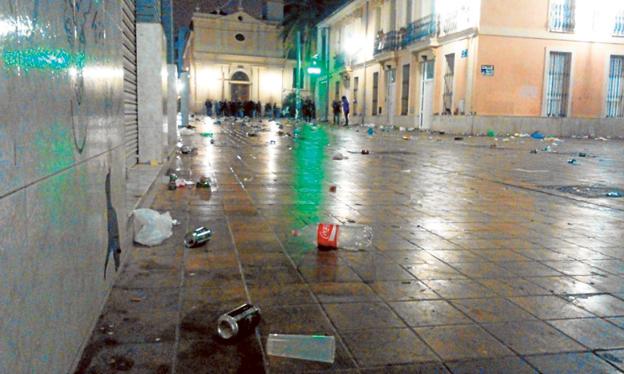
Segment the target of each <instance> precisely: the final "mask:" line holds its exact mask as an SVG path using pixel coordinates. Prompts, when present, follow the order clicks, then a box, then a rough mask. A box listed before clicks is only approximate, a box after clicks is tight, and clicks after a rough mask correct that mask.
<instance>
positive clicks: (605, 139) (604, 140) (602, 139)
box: [596, 136, 609, 142]
mask: <svg viewBox="0 0 624 374" xmlns="http://www.w3.org/2000/svg"><path fill="white" fill-rule="evenodd" d="M596 140H600V141H603V142H606V141H607V140H609V139H607V138H603V137H602V136H601V137H599V138H596Z"/></svg>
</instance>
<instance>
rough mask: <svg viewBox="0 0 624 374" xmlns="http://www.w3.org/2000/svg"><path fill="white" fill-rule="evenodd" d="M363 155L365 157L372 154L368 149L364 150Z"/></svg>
mask: <svg viewBox="0 0 624 374" xmlns="http://www.w3.org/2000/svg"><path fill="white" fill-rule="evenodd" d="M362 154H363V155H368V154H370V151H369V150H368V149H362Z"/></svg>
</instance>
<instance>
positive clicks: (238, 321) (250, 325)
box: [217, 304, 261, 340]
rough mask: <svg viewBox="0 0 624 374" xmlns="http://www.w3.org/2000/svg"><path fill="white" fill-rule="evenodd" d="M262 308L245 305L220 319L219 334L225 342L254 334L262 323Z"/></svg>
mask: <svg viewBox="0 0 624 374" xmlns="http://www.w3.org/2000/svg"><path fill="white" fill-rule="evenodd" d="M260 318H261V317H260V308H258V307H256V306H253V305H251V304H243V305H241V306H239V307H238V308H236V309H234V310H232V311H229V312H227V313H225V314H224V315H222V316H221V317H219V319H218V321H217V333H218V334H219V336H220V337H221V339H224V340H230V339H233V338H236V337H237V336H241V335H243V334H247V333H250V332H252V331H253V330H254V329H255V328H256V326H258V323H260Z"/></svg>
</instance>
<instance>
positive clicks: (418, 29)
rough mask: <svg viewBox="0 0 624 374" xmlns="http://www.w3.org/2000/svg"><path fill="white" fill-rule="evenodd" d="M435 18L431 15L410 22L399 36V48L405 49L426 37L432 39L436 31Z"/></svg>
mask: <svg viewBox="0 0 624 374" xmlns="http://www.w3.org/2000/svg"><path fill="white" fill-rule="evenodd" d="M436 26H437V21H436V17H434V16H433V14H431V15H428V16H427V17H423V18H421V19H419V20H416V21H414V22H411V23H410V24H408V25H407V27H406V28H405V29H401V30H404V32H403V33H402V35H401V47H402V48H405V47H407V46H408V45H410V44H412V43H416V42H418V41H421V40H423V39H426V38H428V37H433V36H435V34H436V30H437V27H436Z"/></svg>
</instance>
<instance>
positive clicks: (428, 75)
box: [425, 61, 435, 80]
mask: <svg viewBox="0 0 624 374" xmlns="http://www.w3.org/2000/svg"><path fill="white" fill-rule="evenodd" d="M434 72H435V64H434V62H433V61H427V62H425V80H430V79H433V74H434Z"/></svg>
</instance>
